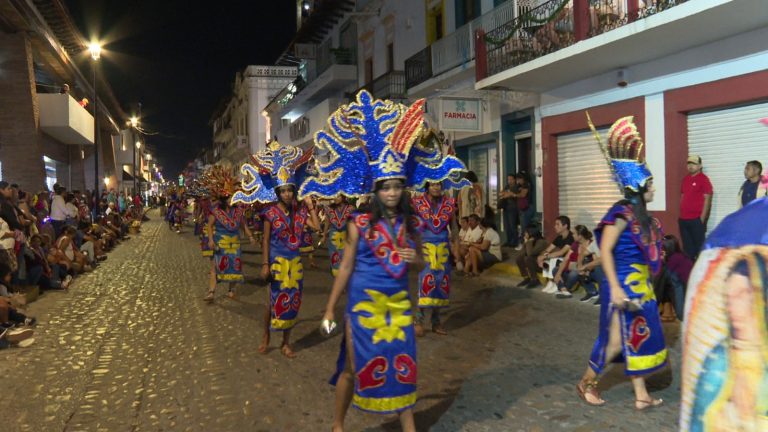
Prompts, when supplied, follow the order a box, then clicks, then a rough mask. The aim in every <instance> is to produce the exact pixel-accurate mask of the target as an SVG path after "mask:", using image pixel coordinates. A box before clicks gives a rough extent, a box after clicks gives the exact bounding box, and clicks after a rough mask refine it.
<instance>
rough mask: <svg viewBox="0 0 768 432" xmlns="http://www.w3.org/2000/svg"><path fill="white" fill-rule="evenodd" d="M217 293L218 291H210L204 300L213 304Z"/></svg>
mask: <svg viewBox="0 0 768 432" xmlns="http://www.w3.org/2000/svg"><path fill="white" fill-rule="evenodd" d="M215 293H216V290H209V291H208V295H206V296H205V297H203V300H205V301H207V302H208V303H213V297H214V294H215Z"/></svg>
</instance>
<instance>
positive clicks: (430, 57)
mask: <svg viewBox="0 0 768 432" xmlns="http://www.w3.org/2000/svg"><path fill="white" fill-rule="evenodd" d="M517 4H518V2H517V1H516V0H508V1H506V2H504V3H502V4H500V5H499V6H497V7H495V8H493V10H491V11H490V12H488V13H485V14H483V15H481V16H479V17H477V18H475V19H474V20H472V21H470V22H469V23H467V24H465V25H463V26H461V27H459V28H457V29H456V31H454V32H453V33H450V34H448V35H446V36H445V37H443V38H442V39H440V40H438V41H436V42H435V43H433V44H432V45H430V46H428V47H427V48H425V49H423V50H421V51H419V52H418V53H416V54H414V55H413V56H411V57H410V58H408V59H407V60H406V61H405V75H406V85H407V87H408V89H412V88H414V87H416V86H418V85H419V84H421V83H423V82H425V81H427V80H428V79H430V78H432V77H433V76H435V77H436V76H439V75H441V74H443V73H445V72H448V71H450V70H451V69H453V68H455V67H457V66H461V65H467V64H468V63H470V62H471V61H472V60H474V59H475V43H474V38H473V36H472V35H473V34H474V33H475V30H478V29H483V30H490V29H493V28H496V27H498V26H500V25H501V24H503V23H505V22H508V21H510V20H511V19H512V18H514V16H515V6H516V5H517ZM469 75H470V76H471V75H472V74H471V73H470V74H469Z"/></svg>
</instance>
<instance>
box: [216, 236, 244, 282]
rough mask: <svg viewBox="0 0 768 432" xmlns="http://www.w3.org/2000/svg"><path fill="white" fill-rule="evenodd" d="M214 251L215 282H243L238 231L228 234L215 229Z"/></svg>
mask: <svg viewBox="0 0 768 432" xmlns="http://www.w3.org/2000/svg"><path fill="white" fill-rule="evenodd" d="M213 239H214V242H215V243H216V251H215V252H214V254H213V259H214V262H215V264H216V266H215V268H216V281H217V282H239V283H243V282H244V281H245V278H244V277H243V267H242V261H241V259H240V237H239V235H238V233H234V234H228V233H225V232H221V231H219V230H216V232H214V236H213Z"/></svg>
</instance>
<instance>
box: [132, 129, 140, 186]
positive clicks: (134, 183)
mask: <svg viewBox="0 0 768 432" xmlns="http://www.w3.org/2000/svg"><path fill="white" fill-rule="evenodd" d="M138 126H139V118H138V117H136V116H133V117H131V127H132V128H133V134H132V135H133V139H134V140H135V143H136V144H135V145H134V146H133V172H131V176H133V193H134V194H135V193H136V149H138V148H141V143H140V142H139V141H138V140H137V139H136V135H135V134H136V128H137V127H138Z"/></svg>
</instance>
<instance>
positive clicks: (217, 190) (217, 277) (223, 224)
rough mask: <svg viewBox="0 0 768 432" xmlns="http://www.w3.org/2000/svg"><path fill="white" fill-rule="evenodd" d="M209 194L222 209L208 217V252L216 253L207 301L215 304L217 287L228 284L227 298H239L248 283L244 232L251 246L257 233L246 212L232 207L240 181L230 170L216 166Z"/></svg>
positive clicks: (212, 172)
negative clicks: (242, 241)
mask: <svg viewBox="0 0 768 432" xmlns="http://www.w3.org/2000/svg"><path fill="white" fill-rule="evenodd" d="M206 178H207V181H208V182H209V183H208V185H207V188H208V190H209V191H210V192H211V194H212V196H213V197H215V198H217V199H218V201H219V202H218V207H217V208H214V209H212V210H211V212H210V214H209V216H208V224H207V227H206V229H207V231H208V248H209V249H211V250H213V251H214V253H213V260H211V278H210V285H209V287H208V294H207V295H206V296H205V299H204V300H205V301H207V302H212V301H213V300H214V296H215V294H216V285H217V283H219V282H225V283H227V284H228V285H229V289H228V291H227V296H228V297H229V298H232V299H234V298H235V284H236V283H243V282H245V278H244V277H243V265H242V259H241V257H240V230H241V229H243V230H244V231H245V234H246V236H248V239H249V240H250V242H251V244H254V245H255V244H256V240H255V239H254V238H253V233H251V230H249V229H248V227H247V226H246V225H245V223H244V220H243V210H242V208H240V207H237V206H231V205H230V204H229V199H230V197H231V196H232V194H233V193H234V190H235V186H236V184H237V180H236V179H235V178H234V176H232V173H231V172H230V170H229V169H228V168H226V167H222V166H214V167H213V168H212V169H211V170H210V172H209V173H207V176H206Z"/></svg>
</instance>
